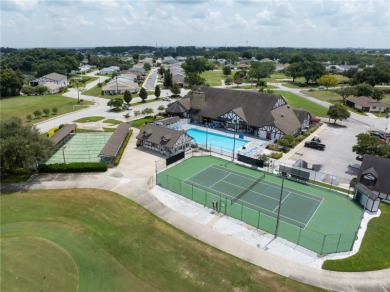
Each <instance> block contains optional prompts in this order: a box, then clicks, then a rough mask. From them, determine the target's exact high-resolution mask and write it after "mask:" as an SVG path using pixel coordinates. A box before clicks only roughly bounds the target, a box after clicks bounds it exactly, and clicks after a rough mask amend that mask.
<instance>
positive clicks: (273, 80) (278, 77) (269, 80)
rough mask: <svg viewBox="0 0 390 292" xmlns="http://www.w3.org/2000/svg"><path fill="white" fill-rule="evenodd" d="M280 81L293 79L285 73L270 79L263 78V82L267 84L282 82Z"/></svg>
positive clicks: (277, 74) (272, 76)
mask: <svg viewBox="0 0 390 292" xmlns="http://www.w3.org/2000/svg"><path fill="white" fill-rule="evenodd" d="M278 79H291V77H289V76H287V75H285V74H283V73H273V74H271V76H270V77H269V78H262V79H261V80H263V81H265V82H280V80H278Z"/></svg>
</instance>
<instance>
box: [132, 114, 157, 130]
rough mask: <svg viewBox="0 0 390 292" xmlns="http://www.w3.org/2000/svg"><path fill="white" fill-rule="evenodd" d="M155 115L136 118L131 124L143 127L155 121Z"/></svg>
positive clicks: (135, 126) (134, 126)
mask: <svg viewBox="0 0 390 292" xmlns="http://www.w3.org/2000/svg"><path fill="white" fill-rule="evenodd" d="M154 119H155V118H154V117H151V116H149V117H145V118H141V119H138V120H134V121H131V122H130V124H131V127H133V128H137V129H139V128H141V127H142V126H144V125H146V124H148V123H151V122H153V121H154Z"/></svg>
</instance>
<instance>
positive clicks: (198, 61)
mask: <svg viewBox="0 0 390 292" xmlns="http://www.w3.org/2000/svg"><path fill="white" fill-rule="evenodd" d="M181 67H182V68H183V69H184V71H185V72H186V74H188V73H198V74H200V73H202V72H204V71H206V70H208V69H209V62H208V60H207V59H206V58H188V59H187V60H186V61H185V62H184V63H183V64H182V65H181Z"/></svg>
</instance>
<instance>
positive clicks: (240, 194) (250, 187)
mask: <svg viewBox="0 0 390 292" xmlns="http://www.w3.org/2000/svg"><path fill="white" fill-rule="evenodd" d="M264 178H265V173H264V172H262V173H261V175H260V177H259V178H258V179H257V180H255V181H254V182H253V183H252V184H251V185H250V186H249V187H247V188H246V189H244V190H243V191H242V192H241V193H239V194H238V195H237V196H236V197H235V198H234V199H233V200H232V201H231V204H232V205H233V204H234V203H235V202H237V201H238V200H239V199H240V198H241V197H242V196H243V195H245V194H246V193H247V192H249V191H250V190H251V189H252V188H253V187H254V186H255V185H257V184H258V183H259V182H260V181H261V180H262V179H264Z"/></svg>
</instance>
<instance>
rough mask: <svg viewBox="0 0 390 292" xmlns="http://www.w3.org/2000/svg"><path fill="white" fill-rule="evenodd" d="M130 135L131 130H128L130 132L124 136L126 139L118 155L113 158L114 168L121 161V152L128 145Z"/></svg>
mask: <svg viewBox="0 0 390 292" xmlns="http://www.w3.org/2000/svg"><path fill="white" fill-rule="evenodd" d="M132 134H133V130H130V131H129V132H128V133H127V136H126V138H125V141H123V144H122V146H121V149H119V153H118V155H117V156H116V157H115V161H114V165H115V166H117V165H118V164H119V162H120V161H121V159H122V155H123V152H124V151H125V149H126V146H127V144H128V143H129V140H130V137H131V135H132Z"/></svg>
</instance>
